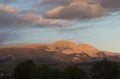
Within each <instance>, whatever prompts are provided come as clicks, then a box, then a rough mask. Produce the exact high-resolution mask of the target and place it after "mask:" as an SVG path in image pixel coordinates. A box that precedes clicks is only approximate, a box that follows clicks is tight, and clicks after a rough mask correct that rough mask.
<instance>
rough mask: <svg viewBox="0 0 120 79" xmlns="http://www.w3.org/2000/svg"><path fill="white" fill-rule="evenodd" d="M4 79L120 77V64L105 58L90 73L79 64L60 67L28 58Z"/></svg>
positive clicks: (94, 78)
mask: <svg viewBox="0 0 120 79" xmlns="http://www.w3.org/2000/svg"><path fill="white" fill-rule="evenodd" d="M3 79H120V64H119V63H117V62H112V61H108V60H106V59H103V60H102V61H97V62H94V63H93V64H92V67H91V69H90V70H89V74H88V73H86V72H85V71H84V69H81V68H79V66H77V65H76V66H69V67H66V68H64V69H59V68H51V67H49V66H48V65H36V64H35V63H34V62H33V61H32V60H26V61H24V62H21V63H20V64H18V65H17V66H16V67H15V70H14V73H13V74H12V76H11V77H4V78H3Z"/></svg>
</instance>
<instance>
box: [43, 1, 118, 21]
mask: <svg viewBox="0 0 120 79" xmlns="http://www.w3.org/2000/svg"><path fill="white" fill-rule="evenodd" d="M42 4H46V5H56V7H55V8H54V9H51V10H49V11H47V12H45V17H47V18H52V19H56V18H57V19H58V18H59V19H76V18H77V19H78V18H79V19H81V18H96V17H101V16H105V15H108V14H110V13H109V12H110V11H111V10H116V11H118V10H120V5H119V4H120V0H45V1H43V2H42ZM73 4H74V5H73Z"/></svg>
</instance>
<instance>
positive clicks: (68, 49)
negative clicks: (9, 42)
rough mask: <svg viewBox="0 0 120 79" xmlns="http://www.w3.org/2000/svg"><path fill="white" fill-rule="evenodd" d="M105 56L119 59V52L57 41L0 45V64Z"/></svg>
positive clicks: (92, 60)
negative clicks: (28, 60)
mask: <svg viewBox="0 0 120 79" xmlns="http://www.w3.org/2000/svg"><path fill="white" fill-rule="evenodd" d="M103 58H107V59H109V60H112V61H117V62H119V61H120V54H119V53H112V52H106V51H100V50H98V49H96V48H95V47H93V46H91V45H88V44H75V43H73V42H70V41H63V40H62V41H57V42H55V43H53V44H28V45H16V46H0V64H6V63H7V64H8V63H19V62H21V61H23V60H27V59H31V60H33V61H35V62H36V63H83V62H94V61H98V60H101V59H103Z"/></svg>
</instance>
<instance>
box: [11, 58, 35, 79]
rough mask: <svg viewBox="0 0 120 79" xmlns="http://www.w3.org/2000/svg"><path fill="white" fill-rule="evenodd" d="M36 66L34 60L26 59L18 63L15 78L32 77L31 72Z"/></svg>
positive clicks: (27, 78) (24, 78) (25, 78)
mask: <svg viewBox="0 0 120 79" xmlns="http://www.w3.org/2000/svg"><path fill="white" fill-rule="evenodd" d="M35 66H36V65H35V64H34V62H33V61H32V60H26V61H24V62H22V63H20V64H18V65H17V66H16V68H15V71H14V73H13V79H30V78H29V75H30V72H31V70H32V69H33V68H35Z"/></svg>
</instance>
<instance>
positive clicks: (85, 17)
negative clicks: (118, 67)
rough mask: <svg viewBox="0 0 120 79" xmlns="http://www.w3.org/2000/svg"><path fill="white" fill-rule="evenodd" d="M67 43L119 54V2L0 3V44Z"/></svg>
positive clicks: (52, 0)
mask: <svg viewBox="0 0 120 79" xmlns="http://www.w3.org/2000/svg"><path fill="white" fill-rule="evenodd" d="M58 40H69V41H73V42H75V43H87V44H90V45H93V46H95V47H96V48H98V49H100V50H106V51H113V52H120V0H0V45H1V46H3V45H16V44H33V43H37V44H38V43H53V42H55V41H58Z"/></svg>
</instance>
